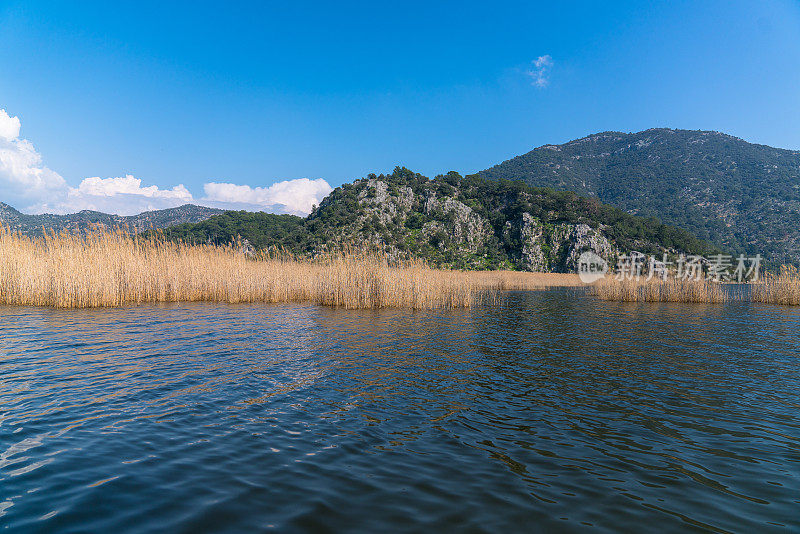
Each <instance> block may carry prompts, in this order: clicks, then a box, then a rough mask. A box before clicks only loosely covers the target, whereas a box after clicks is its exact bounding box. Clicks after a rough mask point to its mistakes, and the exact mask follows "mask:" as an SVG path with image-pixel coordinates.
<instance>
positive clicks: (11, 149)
mask: <svg viewBox="0 0 800 534" xmlns="http://www.w3.org/2000/svg"><path fill="white" fill-rule="evenodd" d="M20 127H21V124H20V121H19V117H11V116H9V115H8V113H7V112H6V110H4V109H0V191H3V192H4V193H5V194H4V195H3V196H4V197H6V198H3V199H0V200H3V201H6V202H8V201H12V202H28V201H30V200H32V199H37V198H40V197H42V196H45V195H48V194H50V193H51V192H56V191H63V190H64V189H65V188H66V186H67V184H66V182H65V181H64V179H63V178H62V177H61V176H60V175H59V174H58V173H57V172H55V171H52V170H50V169H48V168H47V167H45V166H44V165H43V163H42V156H41V155H40V154H39V153H38V152H37V151H36V149H35V148H34V146H33V144H32V143H31V142H30V141H28V140H27V139H22V138H20V137H19V131H20Z"/></svg>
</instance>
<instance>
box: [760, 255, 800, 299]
mask: <svg viewBox="0 0 800 534" xmlns="http://www.w3.org/2000/svg"><path fill="white" fill-rule="evenodd" d="M750 299H751V300H752V301H753V302H762V303H767V304H784V305H789V306H798V305H800V273H798V270H797V268H796V267H790V266H786V265H784V266H783V267H782V268H781V270H780V272H779V273H778V274H767V275H765V276H764V277H763V278H762V279H761V280H759V281H758V282H754V283H752V284H750Z"/></svg>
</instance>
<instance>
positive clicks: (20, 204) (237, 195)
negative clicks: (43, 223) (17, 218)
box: [0, 109, 333, 215]
mask: <svg viewBox="0 0 800 534" xmlns="http://www.w3.org/2000/svg"><path fill="white" fill-rule="evenodd" d="M20 128H21V124H20V120H19V118H18V117H11V116H9V115H8V113H6V111H5V110H4V109H0V202H6V203H8V204H11V205H13V206H14V207H17V208H20V209H21V210H22V211H24V212H27V213H45V212H47V213H74V212H77V211H81V210H94V211H102V212H105V213H115V214H118V215H134V214H137V213H141V212H143V211H150V210H155V209H165V208H171V207H175V206H180V205H183V204H189V203H195V204H204V205H208V206H215V207H220V208H226V209H247V210H251V211H253V210H258V211H272V212H278V213H292V214H295V215H307V214H308V213H309V212H310V211H311V206H312V205H314V204H319V203H320V201H321V200H322V199H323V198H324V197H325V196H326V195H327V194H328V193H330V192H331V191H332V190H333V188H332V187H331V186H330V185H329V184H328V182H326V181H325V180H323V179H321V178H320V179H317V180H310V179H308V178H300V179H297V180H285V181H282V182H278V183H275V184H273V185H271V186H269V187H251V186H249V185H236V184H232V183H217V182H210V183H206V184H205V185H204V186H203V189H204V191H205V198H202V199H198V200H195V199H194V197H193V196H192V194H191V193H190V192H189V190H188V189H187V188H186V187H185V186H184V185H183V184H179V185H176V186H174V187H172V188H169V189H161V188H159V187H158V186H156V185H148V186H142V180H141V179H139V178H135V177H134V176H131V175H130V174H126V175H125V176H119V177H115V178H100V177H97V176H95V177H92V178H86V179H84V180H83V181H81V183H80V184H79V185H78V187H70V186H69V185H68V184H67V182H66V181H65V180H64V178H62V177H61V175H59V174H58V173H56V172H55V171H52V170H50V169H49V168H47V167H45V166H44V165H43V163H42V156H41V155H40V154H39V153H38V152H37V151H36V149H35V148H34V147H33V144H31V142H30V141H28V140H27V139H22V138H20V137H19V133H20Z"/></svg>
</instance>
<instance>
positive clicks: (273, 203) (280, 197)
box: [203, 178, 333, 215]
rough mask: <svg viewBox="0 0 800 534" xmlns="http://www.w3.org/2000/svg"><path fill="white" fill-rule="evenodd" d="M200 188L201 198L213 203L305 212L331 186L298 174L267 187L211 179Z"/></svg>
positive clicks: (309, 210)
mask: <svg viewBox="0 0 800 534" xmlns="http://www.w3.org/2000/svg"><path fill="white" fill-rule="evenodd" d="M203 190H204V191H205V194H206V196H205V198H204V199H203V201H205V202H206V203H209V204H210V205H214V206H220V207H222V206H227V207H232V208H233V207H238V209H251V210H252V209H258V210H263V211H276V212H280V213H291V214H294V215H307V214H308V213H310V212H311V206H313V205H314V204H317V205H319V203H320V201H321V200H322V199H323V198H325V196H327V195H328V193H330V192H331V191H333V188H332V187H331V186H330V184H328V182H326V181H325V180H323V179H322V178H318V179H316V180H309V179H308V178H298V179H296V180H285V181H283V182H277V183H275V184H272V185H271V186H269V187H250V186H249V185H237V184H231V183H218V182H210V183H207V184H205V185H204V186H203Z"/></svg>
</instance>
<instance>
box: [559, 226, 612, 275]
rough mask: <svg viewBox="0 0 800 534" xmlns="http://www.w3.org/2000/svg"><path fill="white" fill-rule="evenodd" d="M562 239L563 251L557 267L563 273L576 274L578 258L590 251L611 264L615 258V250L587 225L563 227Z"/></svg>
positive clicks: (601, 235)
mask: <svg viewBox="0 0 800 534" xmlns="http://www.w3.org/2000/svg"><path fill="white" fill-rule="evenodd" d="M563 232H564V233H563V234H562V235H564V239H563V241H561V247H562V250H563V251H564V254H563V256H562V260H561V262H560V265H559V267H560V268H561V270H562V271H563V272H576V270H577V267H578V258H579V257H580V255H581V254H583V253H584V252H586V251H591V252H594V253H595V254H597V255H598V256H600V257H601V258H603V259H604V260H606V261H607V262H609V263H613V262H614V259H615V258H616V256H617V249H616V247H614V245H612V244H611V242H610V241H609V240H608V238H606V237H605V236H604V235H603V234H601V233H600V232H599V231H597V230H595V229H594V228H591V227H590V226H589V225H588V224H575V225H572V224H570V225H565V227H564V230H563Z"/></svg>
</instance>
